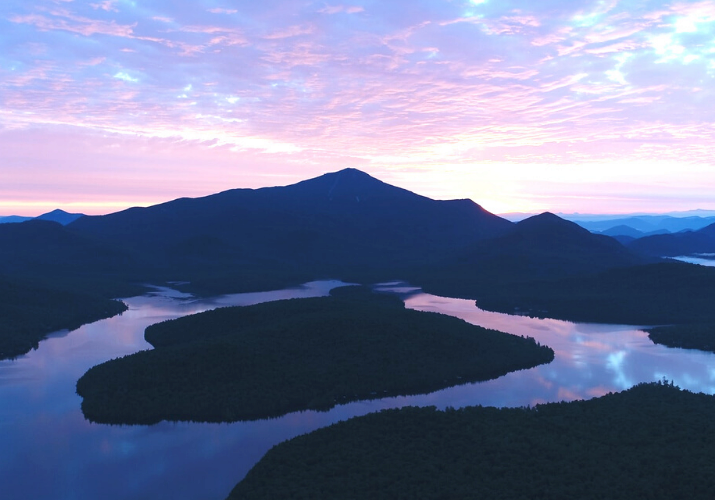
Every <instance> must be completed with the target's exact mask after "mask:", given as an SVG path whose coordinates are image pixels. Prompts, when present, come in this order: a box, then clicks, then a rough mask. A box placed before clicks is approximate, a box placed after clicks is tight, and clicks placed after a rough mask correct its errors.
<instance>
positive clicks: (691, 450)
mask: <svg viewBox="0 0 715 500" xmlns="http://www.w3.org/2000/svg"><path fill="white" fill-rule="evenodd" d="M714 446H715V398H714V397H713V396H707V395H704V394H693V393H689V392H686V391H681V390H679V389H678V388H677V387H672V386H670V385H667V384H642V385H639V386H636V387H633V388H632V389H630V390H628V391H625V392H622V393H618V394H609V395H606V396H604V397H601V398H598V399H592V400H589V401H575V402H571V403H551V404H546V405H538V406H536V407H534V408H503V409H497V408H483V407H470V408H463V409H460V410H449V409H448V410H447V411H437V410H436V409H434V408H403V409H400V410H386V411H383V412H380V413H373V414H370V415H366V416H364V417H358V418H353V419H351V420H348V421H344V422H339V423H337V424H334V425H332V426H330V427H326V428H323V429H319V430H317V431H314V432H312V433H310V434H307V435H303V436H299V437H296V438H294V439H292V440H290V441H287V442H284V443H281V444H279V445H277V446H275V447H274V448H273V449H271V450H270V451H269V452H268V453H267V454H266V455H265V456H264V457H263V459H261V461H260V462H258V464H256V466H255V467H254V468H253V469H252V470H251V471H250V472H249V473H248V475H247V476H246V477H245V479H244V480H243V481H241V483H239V484H238V485H237V486H236V488H235V489H234V490H233V492H232V493H231V495H230V497H229V499H230V500H233V499H236V500H237V499H239V498H240V499H243V500H253V499H274V498H293V499H333V498H341V499H364V498H375V499H383V498H385V499H387V498H410V499H413V498H414V499H443V498H460V499H483V498H489V499H502V500H512V499H513V500H518V499H525V498H529V499H536V498H544V499H563V500H572V499H574V498H578V499H603V498H609V499H614V500H617V499H623V500H631V499H633V498H649V499H654V500H657V499H663V500H671V499H673V498H688V499H702V500H709V499H711V498H713V497H715V481H713V476H712V470H713V447H714Z"/></svg>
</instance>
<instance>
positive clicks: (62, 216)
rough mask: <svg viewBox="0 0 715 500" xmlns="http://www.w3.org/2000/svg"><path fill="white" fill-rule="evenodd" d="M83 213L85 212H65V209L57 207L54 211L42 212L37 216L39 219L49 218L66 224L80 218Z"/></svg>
mask: <svg viewBox="0 0 715 500" xmlns="http://www.w3.org/2000/svg"><path fill="white" fill-rule="evenodd" d="M83 215H84V214H71V213H68V212H65V211H64V210H60V209H59V208H57V209H55V210H53V211H52V212H47V213H46V214H42V215H40V216H37V217H35V218H36V219H39V220H49V221H54V222H59V223H60V224H62V225H63V226H66V225H67V224H69V223H70V222H73V221H75V220H77V219H79V218H80V217H82V216H83Z"/></svg>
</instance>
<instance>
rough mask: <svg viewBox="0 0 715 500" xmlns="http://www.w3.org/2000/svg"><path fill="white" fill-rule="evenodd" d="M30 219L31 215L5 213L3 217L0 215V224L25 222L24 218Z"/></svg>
mask: <svg viewBox="0 0 715 500" xmlns="http://www.w3.org/2000/svg"><path fill="white" fill-rule="evenodd" d="M30 219H32V217H23V216H21V215H7V216H5V217H0V224H8V223H17V222H25V221H26V220H30Z"/></svg>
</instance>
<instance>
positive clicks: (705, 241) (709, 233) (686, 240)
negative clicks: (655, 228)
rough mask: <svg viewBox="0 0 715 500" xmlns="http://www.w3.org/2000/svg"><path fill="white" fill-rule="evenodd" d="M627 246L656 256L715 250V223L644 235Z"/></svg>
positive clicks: (691, 253) (674, 255)
mask: <svg viewBox="0 0 715 500" xmlns="http://www.w3.org/2000/svg"><path fill="white" fill-rule="evenodd" d="M628 247H629V248H630V249H632V250H634V251H636V252H639V253H642V254H645V255H653V256H658V257H666V256H667V257H677V256H679V255H693V254H696V253H710V252H715V224H711V225H709V226H707V227H704V228H702V229H700V230H698V231H683V232H680V233H673V234H660V235H654V236H646V237H643V238H639V239H637V240H635V241H633V242H631V243H629V245H628Z"/></svg>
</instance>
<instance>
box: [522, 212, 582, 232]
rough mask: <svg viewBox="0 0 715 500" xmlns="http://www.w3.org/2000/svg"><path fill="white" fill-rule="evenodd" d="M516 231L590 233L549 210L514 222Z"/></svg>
mask: <svg viewBox="0 0 715 500" xmlns="http://www.w3.org/2000/svg"><path fill="white" fill-rule="evenodd" d="M516 230H517V232H521V233H533V232H535V231H536V232H539V233H543V232H547V233H552V232H559V233H565V232H570V233H573V234H590V233H589V231H588V230H586V229H584V228H582V227H581V226H579V225H578V224H576V223H575V222H571V221H567V220H566V219H562V218H561V217H559V216H558V215H555V214H552V213H551V212H544V213H542V214H539V215H534V216H532V217H529V218H528V219H524V220H523V221H521V222H517V223H516Z"/></svg>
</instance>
